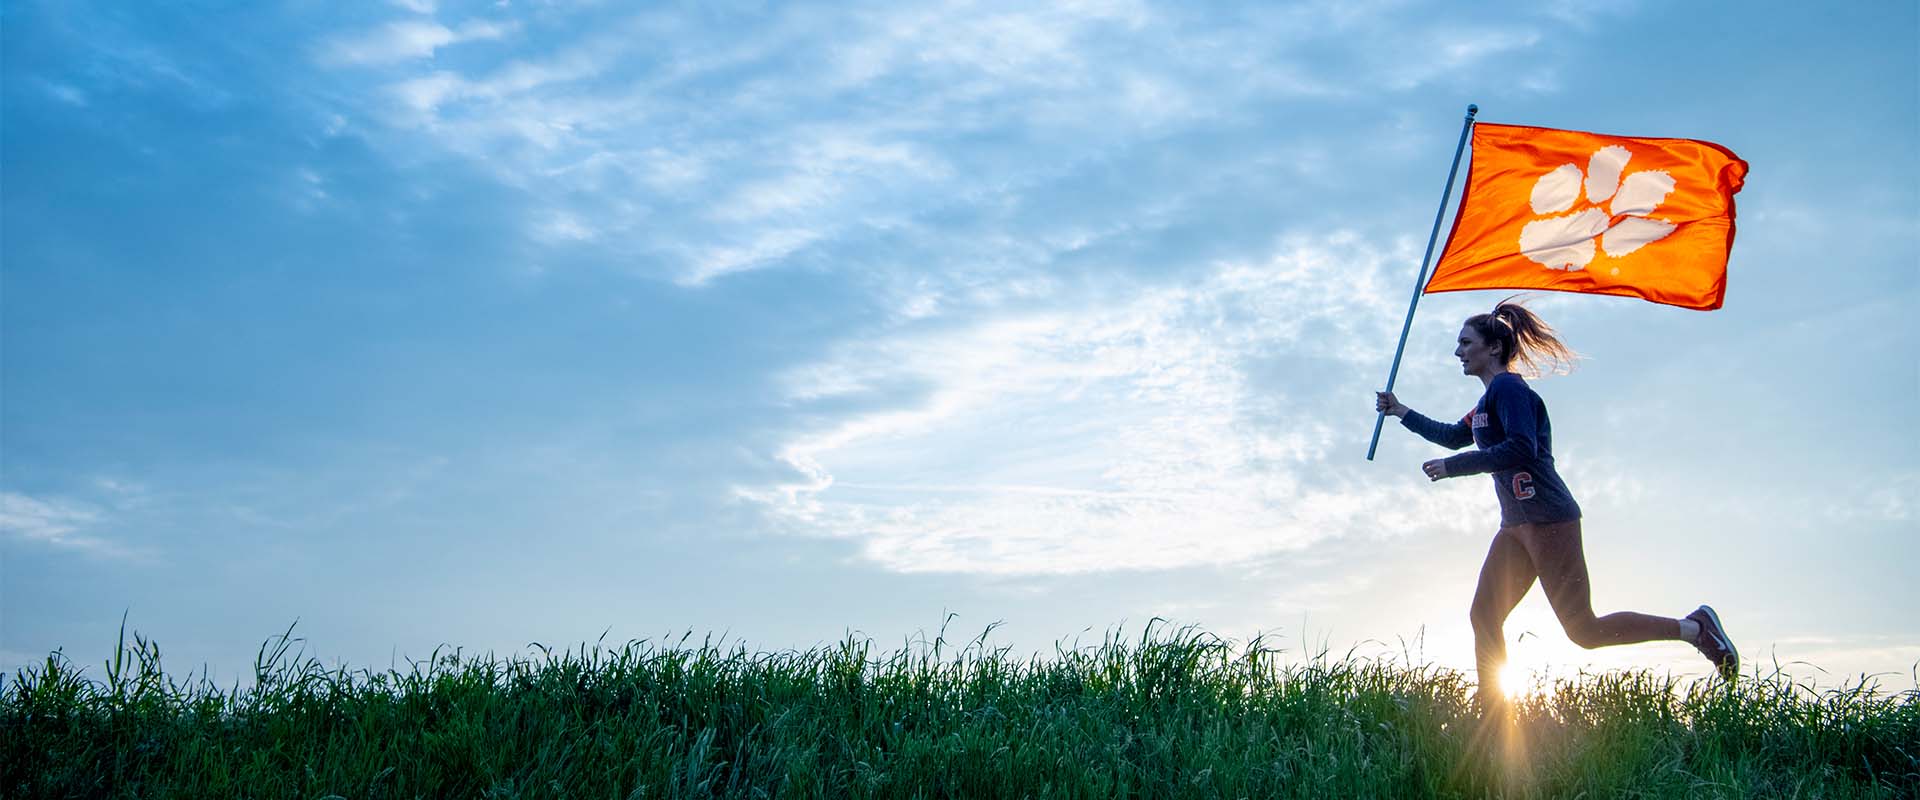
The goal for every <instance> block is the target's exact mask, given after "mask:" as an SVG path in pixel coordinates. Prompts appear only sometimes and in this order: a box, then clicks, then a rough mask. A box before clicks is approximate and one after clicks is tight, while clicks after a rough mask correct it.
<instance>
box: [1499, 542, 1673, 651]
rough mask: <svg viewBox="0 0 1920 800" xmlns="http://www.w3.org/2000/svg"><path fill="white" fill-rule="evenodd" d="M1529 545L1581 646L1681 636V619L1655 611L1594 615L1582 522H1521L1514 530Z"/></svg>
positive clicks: (1556, 608)
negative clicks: (1582, 540) (1659, 614)
mask: <svg viewBox="0 0 1920 800" xmlns="http://www.w3.org/2000/svg"><path fill="white" fill-rule="evenodd" d="M1511 530H1514V531H1515V533H1516V536H1515V538H1516V539H1518V540H1519V541H1520V543H1521V544H1522V545H1524V546H1525V547H1526V550H1527V554H1528V556H1529V557H1530V558H1531V560H1532V563H1533V565H1534V567H1535V569H1537V570H1538V572H1539V577H1540V586H1541V588H1543V589H1545V590H1546V592H1547V602H1548V603H1551V604H1552V605H1553V614H1554V616H1557V617H1559V618H1560V626H1561V627H1562V628H1565V629H1566V631H1567V638H1569V639H1572V640H1573V643H1574V644H1577V645H1580V646H1581V647H1586V648H1594V647H1607V646H1610V645H1616V644H1632V643H1634V642H1650V641H1657V640H1662V639H1678V638H1680V621H1679V620H1677V619H1672V618H1669V617H1656V616H1653V615H1652V614H1639V613H1635V612H1632V611H1619V612H1615V613H1612V614H1608V615H1606V616H1604V617H1596V616H1594V614H1593V587H1592V586H1591V585H1590V584H1589V583H1588V581H1587V556H1586V551H1585V549H1584V548H1583V546H1582V545H1581V543H1580V521H1579V520H1572V521H1570V522H1555V523H1550V524H1545V525H1520V526H1516V527H1515V528H1513V529H1511Z"/></svg>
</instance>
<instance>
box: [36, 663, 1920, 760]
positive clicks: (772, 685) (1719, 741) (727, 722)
mask: <svg viewBox="0 0 1920 800" xmlns="http://www.w3.org/2000/svg"><path fill="white" fill-rule="evenodd" d="M290 634H291V629H290V630H289V635H286V636H281V637H279V638H277V639H275V640H272V641H270V642H269V643H268V645H267V646H263V647H262V649H261V655H260V657H259V659H258V663H257V665H256V676H257V681H256V683H255V684H254V685H253V686H250V687H246V688H238V687H236V688H229V689H224V690H223V689H221V688H219V687H216V686H214V685H212V684H211V683H209V682H208V681H206V680H205V678H204V677H202V678H201V679H200V680H198V681H194V680H192V679H176V678H173V677H170V676H168V675H166V673H165V672H164V671H163V670H162V669H161V665H160V649H159V647H158V646H157V645H156V644H154V643H153V642H150V641H147V640H145V639H144V638H142V637H140V636H138V635H137V634H136V635H135V638H134V641H133V642H131V643H127V642H125V640H124V637H123V639H122V642H123V644H122V646H121V647H120V648H119V649H118V653H117V655H116V656H115V658H114V659H113V660H112V661H111V662H109V663H107V664H106V665H104V673H103V674H101V675H100V679H98V680H96V679H93V678H90V677H88V676H86V675H84V674H83V673H82V672H81V671H80V670H79V669H78V668H76V667H75V666H74V665H72V664H71V663H68V662H66V661H65V660H63V659H62V658H60V657H59V655H58V654H55V655H52V656H49V658H48V659H47V662H46V664H45V665H44V666H43V667H34V668H31V669H26V670H22V671H21V672H19V673H17V674H15V675H13V676H11V677H10V678H8V679H7V681H6V683H5V685H4V687H0V796H5V797H17V798H51V797H141V798H167V797H182V798H188V797H191V798H208V797H263V798H324V797H345V798H386V797H396V798H413V797H433V798H438V797H462V798H464V797H473V798H512V797H582V798H589V797H590V798H645V797H930V798H931V797H1035V798H1042V797H1089V798H1094V797H1098V798H1105V797H1117V796H1140V797H1196V798H1213V797H1223V798H1233V797H1253V798H1265V797H1436V796H1437V797H1480V796H1488V795H1493V796H1513V797H1531V796H1539V797H1572V796H1578V795H1584V796H1586V797H1594V798H1606V797H1687V798H1706V797H1916V796H1920V694H1917V693H1916V692H1912V691H1907V692H1899V693H1890V692H1883V691H1879V690H1876V689H1874V688H1873V687H1872V686H1871V685H1855V686H1852V687H1847V688H1837V689H1822V690H1815V689H1812V688H1810V687H1807V686H1804V685H1797V684H1795V683H1794V682H1792V681H1791V680H1789V679H1787V678H1785V677H1783V676H1780V675H1778V674H1776V675H1774V676H1773V677H1770V678H1763V677H1758V676H1753V677H1749V678H1747V679H1744V680H1743V681H1742V682H1741V683H1740V684H1739V685H1738V688H1737V689H1736V690H1733V691H1728V690H1726V689H1725V688H1723V687H1718V686H1714V685H1709V684H1705V683H1699V684H1687V685H1680V684H1676V683H1675V682H1674V681H1672V680H1668V679H1660V678H1655V677H1652V676H1650V675H1645V674H1607V675H1600V676H1589V677H1585V678H1582V679H1580V680H1578V681H1568V682H1562V683H1559V684H1557V685H1554V686H1551V687H1543V688H1542V689H1541V690H1540V691H1538V692H1536V693H1534V694H1533V695H1531V696H1528V697H1526V698H1524V699H1522V700H1521V701H1520V702H1519V703H1518V704H1517V705H1516V706H1515V708H1514V711H1513V716H1512V719H1511V721H1510V723H1508V724H1497V725H1491V726H1489V725H1484V724H1483V723H1481V722H1480V718H1479V715H1478V714H1477V713H1476V712H1475V711H1474V709H1473V708H1472V707H1471V706H1470V704H1469V702H1468V695H1469V689H1470V688H1471V687H1470V685H1469V683H1468V681H1467V679H1466V677H1465V676H1463V675H1460V674H1459V673H1456V672H1452V671H1449V670H1445V669H1441V668H1437V667H1422V666H1418V665H1408V664H1404V663H1398V662H1394V661H1371V660H1362V659H1356V658H1344V659H1341V658H1328V657H1326V656H1324V655H1323V656H1321V657H1318V658H1306V659H1302V658H1300V657H1299V656H1298V654H1293V655H1292V656H1291V657H1290V656H1289V654H1287V653H1283V652H1280V651H1277V650H1274V649H1270V648H1268V647H1266V646H1263V644H1262V643H1261V642H1260V641H1255V642H1252V643H1245V644H1236V643H1233V642H1228V641H1223V640H1220V639H1218V638H1215V637H1213V636H1211V635H1208V634H1206V633H1204V632H1201V631H1197V630H1194V629H1191V628H1169V627H1167V626H1164V625H1162V626H1149V627H1148V628H1147V630H1146V632H1145V633H1143V634H1142V635H1139V636H1137V637H1126V638H1122V637H1120V636H1118V635H1109V636H1108V637H1106V638H1105V640H1104V641H1102V642H1101V643H1100V644H1099V645H1097V646H1086V647H1077V646H1071V647H1070V646H1059V647H1056V649H1055V652H1054V653H1052V654H1051V655H1047V656H1044V657H1031V658H1023V657H1017V656H1014V655H1013V654H1012V653H1011V652H1010V651H1009V650H1006V649H993V648H989V647H986V646H984V645H983V644H982V643H981V642H982V641H984V638H983V639H980V640H974V641H972V642H966V643H961V644H960V645H958V646H956V645H954V644H951V643H948V642H945V641H943V640H940V639H938V638H936V639H935V640H934V641H932V642H918V643H909V644H908V645H906V646H903V647H902V648H900V649H898V650H890V651H879V650H876V649H875V648H874V646H873V645H872V643H871V642H868V641H860V640H856V639H849V640H847V641H844V642H841V643H839V644H837V645H834V646H830V647H821V648H816V649H812V650H805V651H787V652H772V653H759V652H750V651H748V650H747V649H744V648H741V647H719V646H713V645H712V644H710V643H706V642H695V641H694V640H692V639H691V638H690V637H689V638H682V639H680V640H678V641H663V642H649V641H636V642H630V643H627V644H626V645H624V646H620V647H617V648H614V647H607V646H605V645H604V643H602V644H595V645H591V646H587V645H582V646H580V647H579V648H577V649H575V650H569V651H565V652H554V651H552V650H550V649H546V648H538V647H536V648H534V649H532V650H530V651H529V653H530V657H527V658H512V659H507V660H500V659H496V658H493V657H491V656H489V657H486V658H463V657H461V656H460V655H459V654H458V653H453V654H445V653H437V654H436V655H435V657H434V658H432V659H431V660H428V661H423V662H419V663H416V664H414V665H412V666H411V667H410V668H409V669H407V670H405V671H400V670H389V671H386V672H384V673H376V672H373V671H371V670H361V671H358V672H350V671H347V670H344V669H337V670H331V671H329V670H327V669H325V668H323V667H322V666H321V665H320V664H319V663H318V662H317V661H316V660H313V659H310V658H302V657H300V656H298V655H289V653H290V652H291V648H292V645H293V644H294V643H296V642H298V641H299V640H297V639H292V638H291V636H290Z"/></svg>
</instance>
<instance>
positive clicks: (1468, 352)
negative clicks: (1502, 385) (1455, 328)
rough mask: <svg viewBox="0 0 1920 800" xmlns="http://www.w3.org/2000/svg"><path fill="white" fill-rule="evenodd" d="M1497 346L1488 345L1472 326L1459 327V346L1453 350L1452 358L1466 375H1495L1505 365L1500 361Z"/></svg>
mask: <svg viewBox="0 0 1920 800" xmlns="http://www.w3.org/2000/svg"><path fill="white" fill-rule="evenodd" d="M1499 351H1500V347H1499V345H1490V344H1488V343H1487V342H1486V340H1484V339H1481V338H1480V333H1479V332H1478V331H1475V330H1474V329H1473V326H1472V325H1462V326H1460V345H1459V346H1458V347H1455V348H1453V355H1454V357H1456V358H1458V359H1460V371H1461V372H1464V373H1466V374H1468V375H1497V374H1499V373H1500V371H1501V370H1502V369H1505V368H1506V364H1505V363H1504V362H1502V361H1501V360H1500V352H1499Z"/></svg>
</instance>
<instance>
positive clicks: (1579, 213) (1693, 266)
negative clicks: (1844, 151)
mask: <svg viewBox="0 0 1920 800" xmlns="http://www.w3.org/2000/svg"><path fill="white" fill-rule="evenodd" d="M1746 175H1747V162H1745V161H1742V160H1740V157H1739V156H1736V155H1734V154H1733V152H1732V151H1730V150H1728V149H1726V148H1724V147H1721V146H1719V145H1717V144H1713V143H1712V142H1702V141H1698V140H1694V139H1642V138H1633V137H1626V136H1605V135H1602V134H1597V133H1582V132H1580V131H1562V130H1554V129H1552V128H1532V127H1526V126H1522V125H1494V124H1488V123H1482V124H1479V125H1476V126H1474V129H1473V160H1472V161H1471V162H1469V164H1468V167H1467V188H1466V190H1465V191H1464V192H1463V193H1462V194H1461V197H1460V211H1459V213H1458V214H1456V215H1455V216H1454V220H1453V232H1452V233H1451V234H1449V235H1448V236H1447V246H1446V249H1445V250H1444V251H1442V252H1441V255H1440V264H1439V265H1438V266H1436V267H1434V269H1433V277H1432V279H1430V280H1428V281H1427V287H1426V291H1427V292H1429V293H1432V292H1457V291H1462V290H1466V289H1546V290H1549V291H1556V292H1585V293H1589V294H1613V295H1624V296H1627V297H1639V298H1643V299H1646V300H1651V301H1653V302H1655V303H1665V304H1667V305H1673V306H1680V307H1682V308H1695V309H1700V310H1703V311H1706V310H1712V309H1716V308H1719V307H1720V303H1721V299H1722V298H1723V297H1724V296H1725V294H1726V288H1727V253H1728V251H1729V250H1731V249H1732V247H1733V195H1734V193H1735V192H1738V191H1740V186H1741V184H1742V183H1743V182H1744V181H1745V179H1746Z"/></svg>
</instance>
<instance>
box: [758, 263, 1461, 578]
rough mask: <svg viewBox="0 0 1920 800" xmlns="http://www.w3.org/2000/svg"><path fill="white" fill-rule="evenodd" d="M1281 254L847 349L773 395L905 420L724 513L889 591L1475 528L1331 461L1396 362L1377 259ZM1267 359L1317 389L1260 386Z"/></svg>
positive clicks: (808, 455)
mask: <svg viewBox="0 0 1920 800" xmlns="http://www.w3.org/2000/svg"><path fill="white" fill-rule="evenodd" d="M1284 247H1285V249H1284V251H1283V252H1282V253H1280V254H1279V255H1278V256H1276V257H1275V258H1274V259H1272V260H1271V261H1270V262H1268V263H1263V264H1223V265H1220V266H1219V267H1218V268H1217V269H1216V270H1215V271H1214V272H1213V273H1212V274H1211V275H1210V276H1209V277H1208V278H1207V279H1206V280H1205V281H1202V282H1201V283H1199V284H1198V285H1195V286H1191V287H1160V288H1149V289H1146V290H1143V291H1142V292H1141V293H1140V294H1139V295H1138V296H1137V297H1136V299H1134V300H1132V301H1131V302H1128V303H1125V304H1123V305H1120V306H1118V307H1108V306H1103V305H1098V304H1095V305H1085V306H1077V307H1068V308H1064V309H1060V310H1055V311H1047V312H1036V313H1028V314H1022V315H1013V316H1007V315H1000V316H996V317H993V318H990V319H988V320H986V321H983V322H981V323H979V324H975V325H969V326H965V327H959V328H937V327H936V328H931V329H928V330H925V331H923V332H918V333H903V334H901V335H899V336H895V337H892V338H885V339H877V340H872V341H867V342H862V343H857V344H849V345H846V346H843V347H842V348H841V349H840V350H839V351H838V352H836V353H835V354H833V356H832V357H830V358H829V359H827V360H826V361H825V362H823V363H818V364H811V365H808V366H806V367H803V368H801V369H797V370H794V371H793V372H792V373H790V374H789V375H788V376H787V382H786V391H787V395H788V397H790V398H791V399H792V401H793V402H795V403H796V404H798V409H799V410H800V411H802V412H803V413H804V412H805V411H806V410H807V409H810V408H823V407H831V406H832V404H833V403H835V402H842V401H844V402H852V403H854V404H855V405H858V404H859V403H862V402H866V401H880V400H881V399H883V398H897V397H901V396H915V395H918V396H919V397H920V399H919V400H917V401H915V402H911V403H910V404H907V405H900V404H897V403H894V404H884V403H883V404H882V407H880V408H876V409H874V410H869V411H864V412H859V413H854V414H851V415H847V416H842V417H839V418H837V419H833V420H832V421H831V422H829V423H828V424H825V425H822V426H820V427H817V428H814V429H812V430H808V431H805V432H803V433H800V434H798V435H796V436H795V437H794V438H792V439H791V440H789V441H788V442H787V443H786V444H785V445H784V446H783V447H782V448H781V449H780V451H779V453H778V456H779V458H781V459H782V460H783V461H785V462H786V463H787V464H789V465H790V466H791V467H792V468H793V469H794V470H795V471H796V473H797V474H798V475H799V476H801V477H800V479H799V480H797V481H794V482H791V483H788V484H785V485H779V486H769V487H743V488H742V489H741V490H740V492H741V495H742V496H743V497H746V498H748V499H750V500H752V501H754V502H757V503H760V504H762V505H763V506H764V507H765V508H766V509H767V510H768V511H769V512H770V513H771V514H772V515H773V517H774V518H775V519H777V520H779V521H781V522H782V523H784V524H786V525H788V526H790V528H791V529H792V530H794V531H795V532H798V533H805V534H813V535H825V536H835V537H845V538H853V539H857V540H859V541H861V543H862V552H863V554H864V555H865V556H866V557H867V558H870V559H872V560H874V561H876V562H878V563H880V564H882V565H884V566H886V567H888V568H889V569H895V570H899V571H906V572H923V571H956V572H982V573H1003V574H1049V573H1071V572H1086V571H1101V570H1114V569H1158V568H1171V567H1184V566H1194V565H1202V564H1228V563H1244V562H1246V561H1247V560H1250V559H1257V558H1260V557H1263V556H1268V555H1271V554H1273V553H1277V552H1281V551H1287V550H1294V549H1298V548H1301V547H1304V546H1307V545H1309V544H1312V543H1314V542H1317V541H1321V540H1324V539H1328V538H1333V537H1340V536H1348V535H1356V534H1361V533H1367V534H1375V533H1378V532H1380V531H1396V530H1400V531H1412V530H1420V529H1423V528H1426V529H1431V528H1432V527H1434V523H1433V522H1432V520H1435V519H1449V518H1450V519H1459V520H1471V519H1474V518H1475V517H1476V515H1475V514H1474V513H1473V512H1472V510H1471V509H1472V508H1473V507H1476V506H1478V505H1484V504H1483V503H1480V502H1479V501H1480V500H1481V499H1482V498H1481V497H1480V493H1479V491H1477V490H1478V489H1480V487H1478V486H1471V487H1469V486H1466V485H1465V484H1464V483H1462V484H1452V485H1443V486H1440V487H1430V486H1428V485H1425V484H1424V482H1422V483H1420V484H1419V485H1413V484H1408V483H1405V482H1396V481H1395V480H1392V479H1386V480H1383V479H1382V478H1381V475H1380V472H1379V471H1378V470H1377V469H1372V468H1370V467H1368V466H1366V465H1364V462H1361V463H1358V464H1356V463H1355V462H1356V461H1357V459H1354V458H1347V457H1342V456H1341V455H1339V454H1338V450H1337V448H1339V447H1343V446H1344V447H1351V446H1352V443H1351V442H1349V441H1347V439H1348V437H1346V436H1342V435H1340V434H1339V433H1338V432H1336V430H1335V429H1334V427H1333V425H1334V424H1335V421H1336V420H1341V419H1344V418H1352V419H1353V420H1354V421H1355V424H1356V425H1357V424H1359V423H1360V422H1363V421H1364V420H1362V417H1364V416H1365V414H1362V413H1343V412H1350V411H1351V409H1348V408H1347V407H1348V406H1356V405H1358V406H1364V405H1365V401H1366V399H1367V398H1366V391H1365V385H1364V381H1365V380H1367V378H1366V377H1359V376H1357V373H1356V370H1359V369H1365V370H1368V371H1369V372H1370V371H1371V370H1372V369H1374V368H1377V367H1378V366H1379V365H1380V364H1383V363H1384V362H1385V357H1384V354H1383V351H1384V350H1385V348H1386V347H1387V346H1388V343H1390V342H1391V341H1392V332H1391V331H1389V330H1387V329H1386V326H1387V324H1389V323H1391V321H1392V319H1393V314H1392V313H1391V312H1387V313H1380V312H1381V311H1382V310H1383V309H1385V307H1386V306H1387V305H1389V303H1390V301H1389V299H1388V297H1387V293H1386V292H1384V291H1382V290H1381V289H1380V288H1379V286H1378V283H1379V282H1378V280H1377V279H1378V278H1379V277H1381V273H1382V270H1383V269H1384V268H1385V264H1386V263H1387V254H1385V253H1382V252H1380V251H1378V250H1377V249H1374V248H1371V247H1368V246H1366V245H1365V244H1363V243H1361V242H1359V241H1358V240H1357V239H1355V238H1354V237H1352V236H1348V235H1338V236H1333V237H1328V238H1327V239H1324V240H1320V241H1305V240H1295V241H1292V242H1289V243H1287V244H1286V245H1284ZM1393 263H1395V264H1396V265H1397V264H1398V263H1399V262H1398V259H1397V258H1396V259H1395V260H1394V262H1393ZM1335 265H1338V266H1339V267H1340V268H1338V269H1336V268H1334V266H1335ZM1273 359H1282V360H1287V359H1292V360H1295V361H1297V363H1298V364H1299V365H1300V368H1302V369H1307V370H1312V371H1313V373H1314V374H1312V375H1311V376H1298V375H1288V376H1286V377H1285V379H1284V383H1285V384H1286V385H1287V386H1288V387H1290V388H1283V387H1282V386H1281V385H1280V383H1279V382H1276V381H1275V380H1274V379H1272V378H1265V379H1263V378H1259V377H1256V376H1255V375H1254V374H1253V368H1254V367H1255V365H1256V364H1257V363H1258V362H1262V361H1263V360H1273ZM913 387H920V389H921V391H918V392H916V391H912V388H913ZM1349 395H1351V396H1349ZM1354 398H1358V399H1354Z"/></svg>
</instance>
